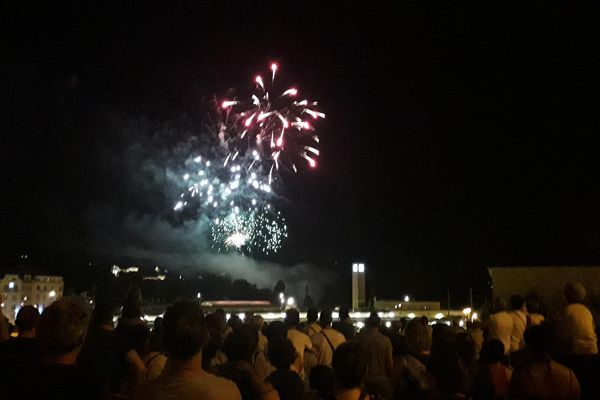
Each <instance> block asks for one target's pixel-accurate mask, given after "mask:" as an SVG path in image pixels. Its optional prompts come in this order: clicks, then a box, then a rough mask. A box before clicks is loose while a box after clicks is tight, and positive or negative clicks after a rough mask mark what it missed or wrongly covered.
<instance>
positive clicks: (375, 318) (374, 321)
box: [367, 311, 381, 328]
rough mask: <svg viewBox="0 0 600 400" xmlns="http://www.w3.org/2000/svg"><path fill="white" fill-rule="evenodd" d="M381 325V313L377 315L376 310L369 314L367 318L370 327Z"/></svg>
mask: <svg viewBox="0 0 600 400" xmlns="http://www.w3.org/2000/svg"><path fill="white" fill-rule="evenodd" d="M380 325H381V318H380V317H379V315H377V313H376V312H375V311H372V312H371V315H369V318H367V327H368V328H379V326H380Z"/></svg>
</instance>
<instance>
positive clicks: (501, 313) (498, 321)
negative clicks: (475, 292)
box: [487, 298, 513, 354]
mask: <svg viewBox="0 0 600 400" xmlns="http://www.w3.org/2000/svg"><path fill="white" fill-rule="evenodd" d="M487 322H488V339H498V340H499V341H501V342H502V345H503V346H504V353H505V354H509V353H510V343H511V334H512V329H513V319H512V317H511V315H510V314H509V313H508V312H506V307H505V305H504V302H503V301H502V299H500V298H497V299H496V301H495V302H494V313H493V314H492V315H490V317H489V320H488V321H487Z"/></svg>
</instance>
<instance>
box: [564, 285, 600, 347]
mask: <svg viewBox="0 0 600 400" xmlns="http://www.w3.org/2000/svg"><path fill="white" fill-rule="evenodd" d="M564 295H565V298H566V300H567V306H565V307H564V308H563V309H562V311H561V312H560V314H559V316H558V321H557V322H558V329H559V341H560V344H561V346H560V348H561V349H562V350H563V352H564V353H566V354H569V355H571V354H575V355H589V354H598V343H597V340H598V339H597V337H596V332H595V323H594V317H593V316H592V313H591V312H590V310H589V309H588V308H587V307H586V306H585V305H583V301H584V300H585V295H586V291H585V287H583V285H582V284H581V283H579V282H574V283H568V284H566V285H565V287H564Z"/></svg>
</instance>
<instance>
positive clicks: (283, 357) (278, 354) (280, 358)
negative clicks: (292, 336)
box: [268, 338, 297, 371]
mask: <svg viewBox="0 0 600 400" xmlns="http://www.w3.org/2000/svg"><path fill="white" fill-rule="evenodd" d="M268 355H269V360H270V361H271V364H273V366H274V367H275V368H277V369H278V370H284V371H287V370H289V369H290V366H291V365H292V364H293V362H294V360H295V359H296V356H297V355H296V349H295V348H294V345H293V344H292V342H290V340H289V339H287V338H277V339H274V340H273V341H270V342H269V347H268Z"/></svg>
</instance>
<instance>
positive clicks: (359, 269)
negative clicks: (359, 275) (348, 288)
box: [358, 263, 365, 272]
mask: <svg viewBox="0 0 600 400" xmlns="http://www.w3.org/2000/svg"><path fill="white" fill-rule="evenodd" d="M358 272H365V264H363V263H360V264H358Z"/></svg>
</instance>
